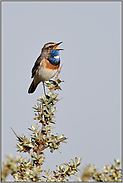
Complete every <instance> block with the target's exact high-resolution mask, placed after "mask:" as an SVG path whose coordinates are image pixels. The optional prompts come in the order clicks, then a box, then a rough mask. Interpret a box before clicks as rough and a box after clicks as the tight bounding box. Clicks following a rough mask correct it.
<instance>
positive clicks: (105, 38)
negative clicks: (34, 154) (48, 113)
mask: <svg viewBox="0 0 123 183" xmlns="http://www.w3.org/2000/svg"><path fill="white" fill-rule="evenodd" d="M51 41H52V42H56V43H57V42H60V41H62V42H63V43H62V44H61V45H60V48H64V50H63V51H61V52H60V58H61V64H63V68H62V71H61V73H60V75H59V78H60V79H62V80H64V81H65V82H64V83H62V84H61V87H62V91H59V98H63V99H62V100H61V101H60V102H59V103H58V104H57V113H56V125H55V127H56V128H55V129H54V130H53V133H54V134H56V133H59V135H61V134H64V135H65V136H66V137H67V138H68V140H67V144H64V143H61V148H60V150H61V151H62V153H59V152H58V151H54V152H53V153H50V152H49V149H46V150H45V151H44V153H45V157H46V159H45V163H44V166H43V168H44V169H46V170H48V169H49V168H50V169H51V170H55V169H56V165H60V164H62V163H64V162H69V161H71V159H74V158H75V157H78V158H79V157H81V158H82V164H81V165H80V167H79V168H80V170H82V168H83V167H85V166H86V165H87V164H92V165H93V164H95V165H96V166H97V168H98V170H101V168H102V167H103V166H104V165H107V164H109V165H110V163H113V162H114V158H121V2H2V161H5V160H6V155H10V154H13V156H16V155H18V154H19V153H18V152H16V150H17V149H16V148H15V146H16V143H17V140H16V137H15V135H14V134H13V132H12V131H11V129H10V127H12V128H13V129H14V130H15V132H16V133H17V134H18V135H21V134H25V135H26V136H27V137H28V138H29V137H30V136H29V134H30V131H29V130H28V127H30V126H31V123H33V124H34V125H35V124H36V123H37V121H34V120H33V118H34V117H35V116H34V111H33V109H32V107H33V106H34V105H35V104H36V103H37V99H38V98H39V97H40V96H41V95H42V94H43V87H42V84H40V85H39V86H38V87H37V89H36V91H35V92H34V94H30V95H29V94H28V93H27V91H28V88H29V85H30V83H31V81H32V79H31V69H32V67H33V65H34V62H35V61H36V59H37V57H38V56H39V54H40V52H41V48H42V47H43V45H44V44H45V43H47V42H51ZM22 156H23V157H29V156H28V154H24V155H23V154H22ZM8 179H9V180H13V179H12V177H11V176H9V177H8ZM71 180H77V177H72V178H71Z"/></svg>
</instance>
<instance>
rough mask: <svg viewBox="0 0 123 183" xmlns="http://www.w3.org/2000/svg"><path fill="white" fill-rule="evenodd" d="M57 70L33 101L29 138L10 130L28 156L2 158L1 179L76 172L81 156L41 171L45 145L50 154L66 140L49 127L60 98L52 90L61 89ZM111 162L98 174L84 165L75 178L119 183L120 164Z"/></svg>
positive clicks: (63, 177) (59, 177) (50, 178)
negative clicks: (45, 90)
mask: <svg viewBox="0 0 123 183" xmlns="http://www.w3.org/2000/svg"><path fill="white" fill-rule="evenodd" d="M60 71H61V69H60V70H59V72H58V74H57V76H56V78H55V81H49V82H45V86H46V87H47V88H48V89H49V92H48V93H47V94H46V95H45V94H43V95H42V96H41V97H39V99H38V100H37V104H36V105H35V106H34V107H33V109H34V112H35V118H34V120H36V121H38V122H37V123H36V124H35V125H34V124H31V128H28V130H30V131H31V135H30V138H29V139H28V138H27V137H26V136H25V135H20V136H19V135H17V134H16V133H15V131H14V130H13V129H12V128H11V129H12V131H13V133H14V134H15V136H16V138H17V144H16V147H17V151H18V152H23V153H28V154H29V156H30V158H29V159H28V158H22V156H21V155H19V156H17V157H13V156H11V155H10V156H7V158H6V161H5V162H3V167H2V169H1V181H5V180H6V177H7V175H8V174H11V175H12V176H13V178H14V181H19V182H21V181H26V182H41V181H44V182H45V181H47V182H65V181H69V179H70V177H71V175H77V173H78V171H80V170H79V169H78V167H79V166H80V164H81V158H77V157H75V158H74V160H71V161H70V162H68V163H63V164H61V165H56V170H52V171H50V170H44V169H43V163H44V159H45V158H46V157H45V154H44V150H45V149H47V148H49V150H50V152H51V153H53V152H54V151H55V150H57V151H59V152H61V151H60V144H61V143H62V142H63V143H66V140H67V138H66V137H65V136H64V134H61V135H59V134H58V133H57V134H53V132H52V129H53V128H54V127H53V125H55V121H54V118H55V113H56V103H57V102H59V101H60V99H58V94H57V93H55V91H56V90H61V87H60V86H59V85H60V84H61V83H62V82H63V81H61V80H60V79H58V75H59V73H60ZM114 163H115V165H111V166H110V167H109V166H108V165H107V166H104V167H103V168H102V171H103V172H102V173H100V172H98V171H97V168H96V166H95V165H93V166H91V165H87V166H86V167H85V168H84V169H83V171H82V173H81V176H80V177H78V181H97V182H120V181H121V179H122V172H121V169H120V168H118V167H119V166H120V163H121V160H120V159H118V160H115V161H114Z"/></svg>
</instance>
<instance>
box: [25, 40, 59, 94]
mask: <svg viewBox="0 0 123 183" xmlns="http://www.w3.org/2000/svg"><path fill="white" fill-rule="evenodd" d="M61 43H62V42H59V43H53V42H49V43H46V44H45V45H44V46H43V48H42V50H41V54H40V55H39V57H38V58H37V60H36V62H35V64H34V66H33V68H32V76H31V78H33V81H32V83H31V85H30V87H29V89H28V93H29V94H30V93H33V92H34V91H35V90H36V88H37V86H38V84H39V83H40V82H43V86H44V81H49V80H50V79H51V78H52V77H54V76H55V74H56V73H57V71H58V69H59V67H60V56H59V51H60V50H63V49H61V48H58V46H59V45H60V44H61ZM44 93H45V86H44Z"/></svg>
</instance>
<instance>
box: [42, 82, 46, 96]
mask: <svg viewBox="0 0 123 183" xmlns="http://www.w3.org/2000/svg"><path fill="white" fill-rule="evenodd" d="M42 82H43V88H44V94H45V95H46V92H45V85H44V81H42Z"/></svg>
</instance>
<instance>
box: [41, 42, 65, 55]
mask: <svg viewBox="0 0 123 183" xmlns="http://www.w3.org/2000/svg"><path fill="white" fill-rule="evenodd" d="M61 43H62V42H59V43H52V42H50V43H46V44H45V45H44V47H43V48H42V54H43V55H44V56H49V55H51V56H53V57H54V56H57V55H59V51H60V50H63V49H62V48H58V46H59V45H60V44H61Z"/></svg>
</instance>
